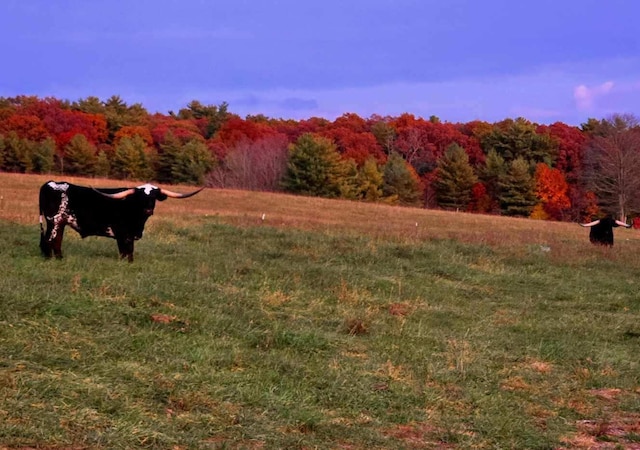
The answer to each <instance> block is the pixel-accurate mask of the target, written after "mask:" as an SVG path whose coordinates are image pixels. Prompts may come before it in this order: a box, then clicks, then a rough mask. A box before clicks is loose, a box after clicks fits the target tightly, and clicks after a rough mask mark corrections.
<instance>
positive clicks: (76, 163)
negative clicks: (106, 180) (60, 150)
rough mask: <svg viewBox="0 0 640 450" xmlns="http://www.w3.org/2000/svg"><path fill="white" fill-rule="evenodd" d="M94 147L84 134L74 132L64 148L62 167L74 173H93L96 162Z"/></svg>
mask: <svg viewBox="0 0 640 450" xmlns="http://www.w3.org/2000/svg"><path fill="white" fill-rule="evenodd" d="M97 159H98V158H97V156H96V147H95V146H94V145H93V144H92V143H91V142H89V141H88V140H87V138H86V136H85V135H84V134H76V135H75V136H73V137H72V138H71V140H70V141H69V143H68V144H67V146H66V147H65V149H64V169H65V171H66V172H67V173H70V174H74V175H93V173H94V169H95V166H96V162H97Z"/></svg>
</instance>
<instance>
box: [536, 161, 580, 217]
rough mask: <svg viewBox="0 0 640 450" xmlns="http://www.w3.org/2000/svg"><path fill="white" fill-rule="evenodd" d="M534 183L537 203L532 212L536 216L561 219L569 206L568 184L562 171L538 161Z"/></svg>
mask: <svg viewBox="0 0 640 450" xmlns="http://www.w3.org/2000/svg"><path fill="white" fill-rule="evenodd" d="M535 183H536V197H537V198H538V205H537V208H535V209H534V212H535V214H536V216H537V218H542V219H545V218H549V219H553V220H561V219H562V218H563V217H564V213H565V211H566V210H568V209H569V208H570V207H571V202H570V201H569V196H568V191H569V185H568V184H567V181H566V180H565V178H564V175H563V174H562V172H560V171H559V170H558V169H552V168H551V167H549V166H548V165H546V164H545V163H539V164H537V165H536V172H535ZM543 212H544V214H543Z"/></svg>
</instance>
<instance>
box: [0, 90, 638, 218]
mask: <svg viewBox="0 0 640 450" xmlns="http://www.w3.org/2000/svg"><path fill="white" fill-rule="evenodd" d="M634 127H635V128H634ZM631 128H633V129H634V130H637V124H636V125H633V123H632V122H630V121H628V120H627V121H622V125H620V121H619V120H618V119H616V120H613V119H612V120H611V121H607V120H602V121H598V120H595V119H590V120H589V122H588V123H586V124H584V125H583V126H582V127H581V128H579V127H574V126H569V125H566V124H564V123H561V122H557V123H553V124H550V125H539V124H535V123H532V122H530V121H528V120H526V119H524V118H516V119H505V120H503V121H500V122H497V123H488V122H482V121H473V122H469V123H450V122H442V121H441V120H440V119H439V118H437V117H435V116H432V117H429V118H426V119H425V118H421V117H416V116H414V115H412V114H409V113H404V114H401V115H400V116H398V117H382V116H377V115H373V116H371V117H369V118H363V117H360V116H358V115H357V114H354V113H346V114H344V115H342V116H340V117H338V118H336V119H335V120H333V121H330V120H327V119H324V118H318V117H311V118H309V119H305V120H285V119H273V118H269V117H266V116H262V115H258V116H248V117H245V118H242V117H240V116H238V115H236V114H233V113H231V112H229V111H228V105H227V104H226V103H222V104H220V105H203V104H201V103H200V102H198V101H196V100H194V101H192V102H190V103H189V104H188V105H187V106H186V107H185V108H183V109H181V110H180V111H179V112H178V113H177V114H176V113H173V112H170V113H168V114H161V113H155V114H150V113H148V112H147V111H146V110H145V108H144V107H143V106H142V105H140V104H133V105H128V104H126V103H125V102H124V101H123V100H122V99H121V98H120V97H118V96H112V97H110V98H109V99H107V100H104V101H103V100H100V99H98V98H95V97H89V98H86V99H81V100H78V101H76V102H69V101H66V100H59V99H55V98H38V97H32V96H19V97H14V98H0V170H3V171H10V172H23V173H30V172H52V173H56V174H60V175H63V174H66V173H69V174H78V175H87V176H109V177H114V178H126V179H143V180H155V181H159V182H163V183H172V182H173V183H176V182H182V183H185V182H186V183H198V184H199V183H208V184H209V185H211V186H218V187H233V188H238V189H253V190H270V191H277V190H286V191H289V192H292V193H301V194H306V195H324V196H330V197H342V198H348V199H353V200H367V201H385V202H389V203H400V204H406V205H416V206H425V207H430V208H449V209H456V210H464V211H470V212H478V213H491V214H496V213H497V214H510V215H527V216H528V215H530V216H531V217H533V218H538V219H545V220H581V219H582V218H584V217H589V216H591V215H597V214H599V213H600V212H602V205H601V201H600V200H601V199H600V193H599V192H598V189H597V186H596V187H593V186H591V185H589V183H588V180H589V179H592V178H594V171H593V164H591V165H589V164H587V163H588V161H587V160H586V158H587V156H586V155H589V154H591V155H592V154H593V148H594V145H592V144H593V142H594V140H598V139H599V140H600V141H598V142H602V141H603V140H604V139H607V136H608V134H607V133H609V134H611V133H613V131H616V132H621V130H622V131H625V130H628V129H631ZM612 142H617V141H615V140H614V141H612ZM452 149H453V150H452ZM589 149H591V153H589V152H588V150H589ZM303 156H304V157H303ZM292 158H293V159H292ZM296 158H297V159H296ZM592 159H593V158H592ZM319 171H325V172H322V173H320V172H319ZM595 175H596V176H597V171H596V172H595ZM296 177H298V178H296ZM299 177H304V179H305V180H314V181H309V183H312V184H305V183H306V182H302V180H303V178H299ZM323 177H324V178H323ZM322 180H325V181H326V180H329V181H326V183H325V182H324V181H322ZM627 184H628V183H627ZM630 194H631V195H633V194H634V193H633V192H631V193H627V192H625V195H630ZM638 194H639V195H636V197H638V198H640V193H638ZM625 212H626V213H630V214H632V215H633V214H637V213H640V211H635V210H634V204H631V206H629V205H625Z"/></svg>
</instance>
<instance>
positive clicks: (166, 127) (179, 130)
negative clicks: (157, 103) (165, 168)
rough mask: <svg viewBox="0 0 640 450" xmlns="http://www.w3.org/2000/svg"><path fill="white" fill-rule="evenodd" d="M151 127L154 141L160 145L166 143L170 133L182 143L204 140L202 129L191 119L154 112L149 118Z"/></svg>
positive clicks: (172, 137)
mask: <svg viewBox="0 0 640 450" xmlns="http://www.w3.org/2000/svg"><path fill="white" fill-rule="evenodd" d="M149 127H150V131H151V137H152V138H153V143H154V144H155V145H156V146H158V147H159V146H161V145H163V144H164V143H165V140H166V139H167V136H168V134H169V133H170V134H171V139H177V140H178V141H180V143H182V144H185V143H187V142H189V141H192V140H199V141H204V138H203V137H202V135H201V134H200V130H199V129H198V127H197V126H196V124H195V123H193V121H191V120H186V119H178V118H176V117H172V116H165V115H163V114H154V115H153V116H151V117H150V118H149Z"/></svg>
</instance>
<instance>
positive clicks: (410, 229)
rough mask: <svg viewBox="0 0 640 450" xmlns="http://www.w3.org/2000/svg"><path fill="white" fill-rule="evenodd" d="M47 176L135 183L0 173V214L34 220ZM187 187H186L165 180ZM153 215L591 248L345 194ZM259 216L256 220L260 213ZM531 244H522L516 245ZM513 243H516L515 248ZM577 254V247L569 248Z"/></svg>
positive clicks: (541, 225) (196, 206) (212, 196)
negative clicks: (340, 197) (333, 197)
mask: <svg viewBox="0 0 640 450" xmlns="http://www.w3.org/2000/svg"><path fill="white" fill-rule="evenodd" d="M51 178H54V179H56V180H61V179H64V180H66V181H69V182H72V183H78V184H84V185H92V186H96V187H109V186H111V187H113V186H132V185H136V184H137V183H135V182H123V181H117V180H106V179H88V178H78V177H68V176H65V177H59V176H54V177H51V176H49V175H23V174H9V173H0V186H3V187H2V188H1V190H0V219H3V220H7V221H11V222H16V223H21V224H35V223H37V221H38V211H37V204H38V189H39V187H40V185H41V184H42V183H43V182H45V181H47V180H49V179H51ZM172 189H173V190H176V191H180V192H187V191H189V190H192V189H193V187H192V186H173V187H172ZM156 212H157V217H154V218H153V219H152V220H151V221H150V223H149V226H150V227H151V229H152V228H153V226H154V222H156V223H157V222H158V221H159V220H162V219H167V220H170V221H171V222H173V223H175V224H176V225H177V226H188V225H189V224H197V223H202V222H204V221H209V220H218V221H220V222H223V223H228V224H232V225H237V226H256V225H267V226H272V227H277V228H297V229H304V230H314V231H321V232H326V233H330V234H333V233H347V234H365V235H368V236H371V237H374V238H380V239H385V240H387V239H389V240H398V241H400V242H411V241H413V240H415V241H423V240H428V239H455V240H458V241H460V242H464V243H471V244H481V245H488V246H490V247H493V248H496V249H499V248H504V249H505V250H509V251H516V252H518V251H527V252H529V251H532V250H533V251H541V252H544V251H550V254H551V257H553V258H563V259H570V258H572V257H574V256H578V254H579V253H584V251H585V249H589V250H588V251H589V252H593V248H592V247H591V246H590V245H589V244H588V239H587V236H588V231H587V230H585V229H582V228H579V227H578V226H577V225H576V224H574V223H559V222H548V221H537V220H529V219H522V218H511V217H500V216H489V215H480V214H468V213H453V212H448V211H438V210H427V209H421V208H405V207H398V206H390V205H385V204H370V203H362V202H352V201H345V200H327V199H321V198H314V197H302V196H293V195H287V194H274V193H266V192H250V191H238V190H222V189H207V190H205V191H203V192H202V193H201V194H199V195H197V196H195V197H192V198H190V199H188V200H185V201H174V200H169V201H166V202H163V203H161V204H159V205H158V206H157V209H156ZM263 215H264V220H263V219H262V218H263ZM616 234H617V240H618V242H621V241H623V240H624V241H626V242H632V243H633V244H634V245H636V246H638V245H640V238H639V236H638V234H637V232H635V231H630V230H622V231H617V233H616ZM523 242H525V243H530V245H531V248H529V249H527V248H523V246H522V243H523ZM516 247H517V248H516ZM576 252H577V253H576Z"/></svg>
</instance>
